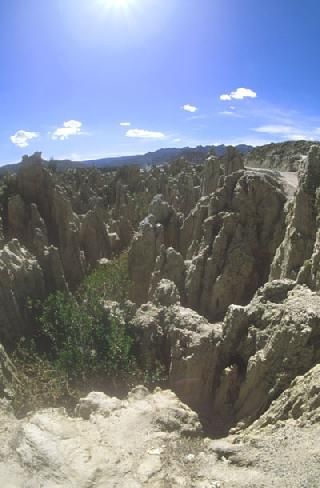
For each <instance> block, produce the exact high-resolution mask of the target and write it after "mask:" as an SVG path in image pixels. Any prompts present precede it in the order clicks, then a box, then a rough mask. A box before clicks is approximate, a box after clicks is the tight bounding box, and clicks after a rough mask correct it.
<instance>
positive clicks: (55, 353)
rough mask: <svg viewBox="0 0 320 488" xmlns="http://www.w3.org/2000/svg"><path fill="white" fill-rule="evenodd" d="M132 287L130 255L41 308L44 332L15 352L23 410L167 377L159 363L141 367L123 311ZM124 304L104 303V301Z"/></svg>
mask: <svg viewBox="0 0 320 488" xmlns="http://www.w3.org/2000/svg"><path fill="white" fill-rule="evenodd" d="M128 288H129V280H128V265H127V256H126V255H122V256H121V257H119V258H117V259H115V260H113V261H110V262H109V263H107V264H106V265H105V266H103V267H100V268H99V269H97V270H96V271H94V272H93V273H91V275H90V276H88V277H87V278H86V279H85V281H84V282H83V284H82V285H81V286H80V288H79V289H78V290H77V291H76V292H74V293H69V292H61V291H59V292H56V293H54V294H52V295H50V296H49V297H48V298H47V299H46V300H45V301H44V302H43V303H36V304H33V305H32V306H33V310H34V311H37V313H38V323H39V337H38V338H37V347H36V345H35V342H32V341H31V342H27V341H22V342H21V343H20V344H19V346H18V348H17V350H16V352H15V353H14V355H13V358H12V359H13V362H14V363H15V365H16V367H17V370H18V371H19V373H20V374H19V376H20V382H19V384H18V385H17V388H16V391H17V395H16V399H15V408H16V412H17V414H18V415H21V414H23V413H25V412H27V411H29V410H32V409H34V408H39V407H48V406H51V407H52V406H59V405H63V406H69V405H73V404H74V399H75V398H76V397H77V396H78V397H79V395H80V392H81V393H82V394H87V393H88V392H89V391H92V390H94V389H96V388H98V389H99V390H100V389H102V390H103V391H106V392H108V393H109V394H118V395H119V394H120V395H121V394H125V393H126V392H127V390H128V389H129V388H131V387H132V386H134V385H136V384H138V383H141V382H143V383H145V384H147V385H149V386H155V384H159V382H161V381H163V380H164V379H165V377H166V372H165V370H164V368H163V367H162V366H161V365H160V364H157V365H156V366H155V367H153V368H152V369H150V370H149V369H148V367H145V368H143V369H141V368H139V367H138V361H137V360H136V358H135V354H134V347H133V345H134V340H133V338H132V337H131V334H130V328H129V325H128V324H127V323H126V321H125V320H124V318H123V314H122V313H121V304H123V302H124V301H125V300H126V299H127V296H128ZM106 300H111V301H117V302H118V303H119V304H120V306H117V307H112V306H105V303H104V302H105V301H106Z"/></svg>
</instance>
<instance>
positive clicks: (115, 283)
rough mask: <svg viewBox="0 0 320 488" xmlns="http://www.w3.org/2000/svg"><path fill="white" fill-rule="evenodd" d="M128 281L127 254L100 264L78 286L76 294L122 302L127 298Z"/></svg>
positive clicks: (88, 297) (89, 298)
mask: <svg viewBox="0 0 320 488" xmlns="http://www.w3.org/2000/svg"><path fill="white" fill-rule="evenodd" d="M129 288H130V281H129V276H128V254H127V253H123V254H121V255H120V256H119V257H117V258H115V259H113V260H111V261H109V262H108V263H106V264H104V265H100V266H99V268H98V269H96V270H95V271H93V272H92V273H91V274H90V275H89V276H88V277H87V278H85V280H84V282H83V284H82V285H81V287H80V288H79V291H78V295H79V296H82V297H83V298H85V299H86V298H87V299H88V300H89V301H91V299H92V298H95V297H96V296H98V297H99V298H100V299H101V300H113V301H115V302H119V303H120V304H121V303H123V302H124V301H125V300H127V299H128V294H129Z"/></svg>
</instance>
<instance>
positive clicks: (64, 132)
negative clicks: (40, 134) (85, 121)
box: [51, 120, 82, 141]
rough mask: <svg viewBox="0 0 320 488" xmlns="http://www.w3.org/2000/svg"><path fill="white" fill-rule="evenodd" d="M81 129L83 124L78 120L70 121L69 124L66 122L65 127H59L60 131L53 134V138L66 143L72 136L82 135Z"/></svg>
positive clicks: (57, 130)
mask: <svg viewBox="0 0 320 488" xmlns="http://www.w3.org/2000/svg"><path fill="white" fill-rule="evenodd" d="M81 127H82V122H79V121H78V120H68V121H67V122H64V124H63V127H58V129H56V130H55V131H54V132H53V134H52V136H51V138H52V139H54V140H56V139H60V141H64V140H65V139H68V138H69V137H70V136H76V135H80V134H81V133H82V132H81Z"/></svg>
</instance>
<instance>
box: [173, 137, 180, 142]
mask: <svg viewBox="0 0 320 488" xmlns="http://www.w3.org/2000/svg"><path fill="white" fill-rule="evenodd" d="M173 142H182V139H180V138H179V137H177V138H176V139H173Z"/></svg>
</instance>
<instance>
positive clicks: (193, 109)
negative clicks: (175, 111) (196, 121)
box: [181, 103, 199, 114]
mask: <svg viewBox="0 0 320 488" xmlns="http://www.w3.org/2000/svg"><path fill="white" fill-rule="evenodd" d="M181 108H182V110H184V111H185V112H190V113H192V114H194V113H195V112H197V111H198V110H199V109H198V107H196V106H195V105H190V104H189V103H187V104H186V105H183V107H181Z"/></svg>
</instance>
